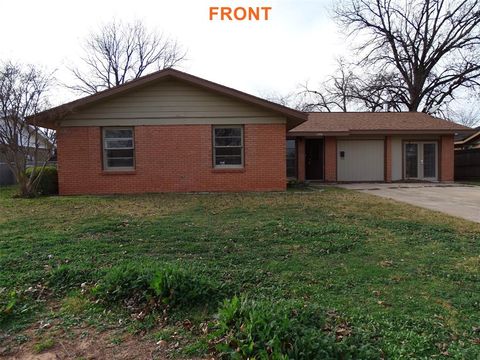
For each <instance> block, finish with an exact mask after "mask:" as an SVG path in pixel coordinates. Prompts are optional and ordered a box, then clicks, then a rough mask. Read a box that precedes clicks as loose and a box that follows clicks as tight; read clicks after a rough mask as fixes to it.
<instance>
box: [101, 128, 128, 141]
mask: <svg viewBox="0 0 480 360" xmlns="http://www.w3.org/2000/svg"><path fill="white" fill-rule="evenodd" d="M132 137H133V131H132V129H105V138H107V139H108V138H132Z"/></svg>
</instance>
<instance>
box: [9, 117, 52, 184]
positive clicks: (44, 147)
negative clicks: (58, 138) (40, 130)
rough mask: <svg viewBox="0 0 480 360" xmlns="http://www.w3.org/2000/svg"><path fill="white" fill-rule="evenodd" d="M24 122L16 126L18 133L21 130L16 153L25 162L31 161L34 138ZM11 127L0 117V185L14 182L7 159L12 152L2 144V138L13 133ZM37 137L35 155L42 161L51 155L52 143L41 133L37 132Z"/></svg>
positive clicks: (33, 151)
mask: <svg viewBox="0 0 480 360" xmlns="http://www.w3.org/2000/svg"><path fill="white" fill-rule="evenodd" d="M25 125H26V124H22V125H20V126H18V127H21V131H20V129H18V130H19V131H18V132H19V133H20V132H21V136H19V137H18V145H19V146H20V147H21V148H20V149H19V151H18V152H17V155H18V157H19V158H20V159H24V158H26V159H25V160H26V161H27V164H30V163H33V154H34V153H35V150H34V149H35V142H36V141H35V139H34V135H33V130H32V129H30V127H29V126H25ZM12 130H13V129H9V128H8V127H7V126H6V124H5V120H4V119H0V185H13V184H15V183H16V179H15V176H14V174H13V172H12V171H11V169H10V167H9V165H8V163H7V162H8V161H9V159H10V161H11V158H12V156H11V155H12V153H9V151H7V149H6V148H5V146H4V142H3V141H4V139H5V138H7V139H11V137H13V135H10V133H9V132H10V131H12ZM28 131H32V133H30V135H29V133H28ZM37 135H38V137H39V139H38V144H37V145H38V149H37V151H36V152H37V157H38V158H40V159H41V161H43V160H44V159H47V158H48V157H50V156H51V155H52V144H51V142H50V141H49V140H48V139H46V138H45V137H44V136H43V135H41V134H37ZM7 152H8V153H9V154H10V157H9V158H7V155H6V153H7Z"/></svg>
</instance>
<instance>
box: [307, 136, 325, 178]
mask: <svg viewBox="0 0 480 360" xmlns="http://www.w3.org/2000/svg"><path fill="white" fill-rule="evenodd" d="M311 140H315V141H321V143H322V144H321V149H322V178H320V179H310V178H308V177H307V167H308V162H307V142H308V141H311ZM304 142H305V154H304V158H305V159H304V164H305V170H304V171H305V180H306V181H325V138H324V137H311V138H307V137H306V138H304Z"/></svg>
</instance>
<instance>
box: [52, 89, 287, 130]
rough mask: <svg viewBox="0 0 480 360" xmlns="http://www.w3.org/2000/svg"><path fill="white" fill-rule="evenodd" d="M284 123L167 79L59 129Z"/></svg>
mask: <svg viewBox="0 0 480 360" xmlns="http://www.w3.org/2000/svg"><path fill="white" fill-rule="evenodd" d="M205 123H209V124H215V123H218V124H224V123H226V124H228V123H231V124H243V123H267V124H269V123H286V119H285V118H284V117H282V116H279V115H277V114H275V113H273V112H270V111H267V110H264V109H262V108H260V107H257V106H254V105H252V104H247V103H244V102H242V101H240V100H237V99H234V98H230V97H228V96H225V95H220V94H217V93H215V92H213V91H209V90H206V89H203V88H200V87H196V86H193V85H191V84H187V83H184V82H182V81H179V80H173V79H167V80H163V81H160V82H158V83H156V84H153V85H149V86H146V87H144V88H139V89H135V90H133V91H130V92H128V93H126V94H124V95H119V96H117V97H115V98H112V99H109V100H105V101H102V102H99V103H96V104H93V105H91V106H89V107H88V108H85V109H83V110H81V111H78V112H76V113H74V114H71V115H68V116H67V117H66V118H65V120H63V121H62V124H61V125H62V126H94V125H100V126H101V125H105V126H112V125H118V126H123V125H156V124H159V125H161V124H182V125H189V124H205Z"/></svg>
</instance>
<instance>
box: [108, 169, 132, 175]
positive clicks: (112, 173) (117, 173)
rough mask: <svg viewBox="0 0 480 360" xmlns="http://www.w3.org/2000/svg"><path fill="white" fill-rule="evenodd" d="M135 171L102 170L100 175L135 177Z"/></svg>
mask: <svg viewBox="0 0 480 360" xmlns="http://www.w3.org/2000/svg"><path fill="white" fill-rule="evenodd" d="M136 173H137V171H136V170H103V171H102V172H101V173H100V174H101V175H135V174H136Z"/></svg>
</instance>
